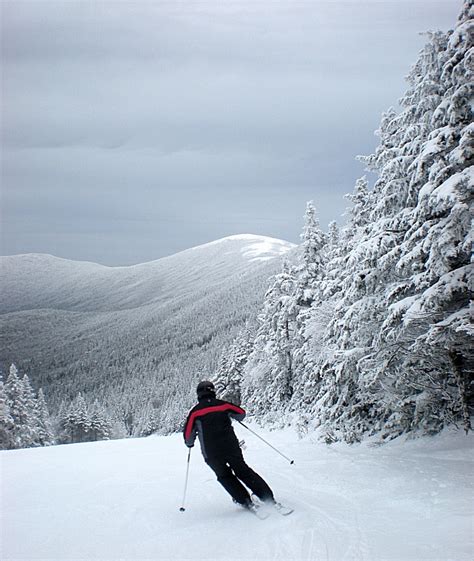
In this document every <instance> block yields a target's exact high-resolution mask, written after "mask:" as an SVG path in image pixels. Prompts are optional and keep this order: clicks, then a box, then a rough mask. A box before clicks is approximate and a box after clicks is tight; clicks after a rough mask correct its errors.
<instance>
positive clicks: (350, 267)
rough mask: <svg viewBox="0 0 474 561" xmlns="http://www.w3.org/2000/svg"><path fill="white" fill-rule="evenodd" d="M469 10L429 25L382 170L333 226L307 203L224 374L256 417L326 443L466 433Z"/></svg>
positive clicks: (472, 92)
mask: <svg viewBox="0 0 474 561" xmlns="http://www.w3.org/2000/svg"><path fill="white" fill-rule="evenodd" d="M473 34H474V21H473V7H472V3H471V2H465V4H464V6H463V9H462V13H461V15H460V17H459V21H458V22H457V25H456V28H455V29H454V30H453V31H450V32H448V33H442V32H431V33H428V34H427V43H426V46H425V47H424V49H423V50H422V51H421V53H420V55H419V58H418V60H417V62H416V63H415V65H414V66H413V68H412V69H411V71H410V73H409V75H408V77H407V80H408V85H409V87H408V90H407V91H406V93H405V95H404V96H403V98H402V99H401V100H400V106H401V109H400V110H399V111H398V112H397V111H396V110H394V109H389V110H388V111H387V112H386V113H385V114H384V115H383V117H382V121H381V124H380V128H379V130H378V131H377V135H378V137H379V139H380V142H379V145H378V147H377V148H376V150H375V152H374V153H373V154H371V155H369V156H364V157H360V160H361V161H362V162H363V163H364V164H365V166H366V168H367V170H368V171H370V172H373V173H374V174H376V175H375V176H376V180H375V182H374V184H373V185H371V184H370V182H369V180H368V179H367V177H362V178H361V179H359V180H358V181H357V183H356V185H355V188H354V191H353V192H352V193H351V194H350V195H348V198H349V200H350V201H351V202H352V208H351V209H350V217H349V220H348V223H347V224H346V225H345V226H344V227H342V228H338V227H337V226H336V224H335V223H333V224H332V225H331V227H330V231H329V233H324V232H322V231H321V230H320V228H319V225H318V219H317V213H316V209H315V205H314V204H313V203H309V204H308V207H307V211H306V219H305V226H304V230H303V234H302V247H301V252H300V258H299V262H298V264H297V265H296V266H285V267H284V269H283V270H282V271H281V273H280V274H279V275H277V277H276V279H275V281H274V283H273V286H272V287H271V288H270V289H269V291H268V292H267V294H266V297H265V301H264V305H263V312H262V314H261V315H260V326H259V329H258V333H257V336H256V339H255V341H254V342H253V343H252V344H248V341H245V340H244V341H237V342H236V343H235V345H234V347H233V349H232V351H231V352H230V353H229V356H231V357H234V358H233V359H232V364H231V365H230V367H229V365H228V364H226V363H225V361H223V364H222V368H221V369H220V371H219V376H218V378H217V382H218V385H219V387H220V389H221V391H224V392H225V393H226V395H229V396H234V398H237V399H240V398H242V399H243V401H244V402H245V404H246V406H247V407H248V408H249V409H251V410H252V411H253V412H254V413H256V414H258V415H259V416H260V418H264V419H266V420H271V421H275V422H279V423H285V422H290V421H294V422H297V423H298V425H299V426H300V428H301V430H303V431H306V430H310V429H313V428H316V427H320V430H321V432H322V434H323V435H324V438H326V440H327V441H328V442H331V441H334V440H340V439H344V440H346V441H349V442H353V441H358V440H360V439H361V438H362V437H363V436H364V435H367V434H373V433H378V432H380V433H381V437H382V438H384V439H385V438H391V437H395V436H397V435H399V434H401V433H404V432H412V431H421V432H426V433H433V432H436V431H439V430H440V429H441V428H442V427H443V426H445V425H446V424H451V423H455V424H457V425H459V426H462V427H464V429H465V430H468V429H469V428H470V415H471V414H472V407H473V405H474V403H473V397H474V386H473V366H474V355H473V338H472V335H473V327H472V323H471V318H470V300H471V298H472V288H473V284H472V283H473V277H472V273H473V269H472V263H471V254H472V253H471V252H472V245H471V244H472V229H471V219H472V211H473V187H474V172H473V166H472V164H473V163H474V162H473V155H474V124H473V119H472V116H473V107H474V82H473V79H474V74H473V67H474V58H473V38H474V35H473Z"/></svg>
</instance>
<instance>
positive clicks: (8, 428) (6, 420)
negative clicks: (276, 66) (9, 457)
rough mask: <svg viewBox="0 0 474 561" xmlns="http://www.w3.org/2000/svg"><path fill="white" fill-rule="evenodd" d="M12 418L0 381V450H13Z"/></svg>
mask: <svg viewBox="0 0 474 561" xmlns="http://www.w3.org/2000/svg"><path fill="white" fill-rule="evenodd" d="M13 428H14V425H13V417H12V416H11V414H10V407H9V405H8V398H7V394H6V391H5V387H4V384H3V381H2V380H1V379H0V449H2V450H9V449H10V448H13Z"/></svg>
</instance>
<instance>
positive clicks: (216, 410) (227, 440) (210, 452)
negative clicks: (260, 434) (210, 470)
mask: <svg viewBox="0 0 474 561" xmlns="http://www.w3.org/2000/svg"><path fill="white" fill-rule="evenodd" d="M231 418H233V419H236V420H237V421H242V420H243V419H244V418H245V411H244V410H243V409H242V408H241V407H237V405H234V404H233V403H230V402H228V401H223V400H222V399H217V398H215V397H211V396H205V397H203V398H201V399H200V400H199V403H198V404H197V405H195V406H194V407H193V408H192V409H191V411H190V412H189V415H188V418H187V419H186V423H185V425H184V431H183V436H184V442H185V444H186V446H188V447H189V448H191V447H192V446H194V441H195V440H196V435H197V436H198V437H199V442H200V444H201V452H202V455H203V456H204V458H219V457H223V456H226V455H227V454H232V452H233V451H235V450H237V449H238V448H239V441H238V440H237V437H236V436H235V433H234V429H233V428H232V421H231Z"/></svg>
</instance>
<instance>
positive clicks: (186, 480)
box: [179, 448, 192, 512]
mask: <svg viewBox="0 0 474 561" xmlns="http://www.w3.org/2000/svg"><path fill="white" fill-rule="evenodd" d="M191 450H192V448H190V449H189V452H188V463H187V466H186V479H185V482H184V493H183V502H182V503H181V506H180V507H179V510H180V512H184V511H185V510H186V509H185V508H184V501H185V500H186V491H187V489H188V476H189V464H190V461H191Z"/></svg>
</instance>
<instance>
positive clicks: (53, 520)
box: [0, 425, 474, 561]
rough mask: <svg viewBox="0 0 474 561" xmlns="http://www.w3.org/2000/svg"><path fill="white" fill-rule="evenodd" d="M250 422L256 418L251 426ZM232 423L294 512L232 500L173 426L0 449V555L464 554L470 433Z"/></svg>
mask: <svg viewBox="0 0 474 561" xmlns="http://www.w3.org/2000/svg"><path fill="white" fill-rule="evenodd" d="M252 426H253V425H252ZM253 428H254V429H255V430H257V431H259V432H260V434H261V435H262V436H263V437H265V438H267V440H269V441H270V442H272V444H274V445H275V446H277V447H280V448H281V449H282V451H284V453H285V454H287V455H289V456H290V457H291V458H294V460H295V464H294V465H293V466H290V465H289V463H287V462H286V461H285V460H284V459H283V458H281V457H280V456H278V455H277V454H276V453H275V452H274V451H273V450H272V449H270V448H268V447H267V446H266V445H265V444H263V443H262V442H261V441H259V440H258V439H257V438H256V437H255V436H253V435H252V434H251V433H250V432H248V431H246V430H245V428H243V427H241V426H237V427H236V431H237V433H238V435H239V437H241V438H245V440H246V443H247V449H246V450H245V451H244V455H245V457H246V459H247V461H248V463H249V465H251V466H252V467H254V469H256V470H257V471H258V472H260V473H261V475H262V476H263V477H264V478H265V479H266V480H267V481H268V482H269V483H270V485H271V486H272V487H273V489H274V491H275V494H276V497H277V498H278V499H280V500H281V501H282V502H284V503H285V504H287V505H291V506H292V507H294V508H295V512H294V513H293V514H291V515H290V516H287V517H283V516H281V515H279V514H278V513H276V512H274V513H272V515H271V516H270V517H269V518H267V519H266V520H259V519H257V518H256V517H254V516H253V515H252V514H251V513H249V512H246V511H244V510H243V509H241V508H240V507H238V506H237V505H235V504H233V503H232V502H231V500H230V499H229V497H228V496H227V494H226V493H225V491H224V490H223V489H222V488H221V487H220V486H219V484H218V483H217V481H216V480H215V477H214V475H213V473H212V472H211V471H210V469H209V468H208V467H207V466H206V465H205V464H204V462H203V460H202V457H201V454H200V451H199V446H198V445H197V446H196V447H195V448H194V449H193V451H192V454H191V469H190V478H189V487H188V496H187V501H186V511H185V512H180V511H179V507H180V504H181V500H182V493H183V484H184V476H185V471H186V458H187V449H186V448H185V446H184V444H183V442H182V438H181V436H180V435H173V436H170V437H157V436H152V437H149V438H143V439H133V440H132V439H129V440H121V441H110V442H99V443H90V444H75V445H67V446H56V447H52V448H41V449H28V450H18V451H8V452H2V453H1V464H2V489H1V490H2V509H1V513H2V534H1V539H2V545H1V549H0V554H1V558H2V559H3V560H4V561H10V560H20V559H22V560H28V561H31V560H35V559H50V560H52V559H54V560H61V561H63V560H69V559H74V560H79V559H83V560H92V559H94V560H95V559H101V560H106V559H110V560H118V559H121V560H130V561H131V560H135V559H150V560H152V559H153V560H154V559H156V560H172V561H180V560H199V561H203V560H209V561H211V560H219V561H231V560H239V561H242V560H250V559H252V560H259V561H265V560H270V559H271V560H281V561H292V560H298V561H299V560H308V561H309V560H311V561H313V560H314V561H323V560H330V561H345V560H347V561H349V560H350V561H354V560H361V561H362V560H364V561H369V560H370V561H384V560H393V561H395V560H397V561H408V560H413V561H422V560H430V561H435V560H442V561H448V560H451V561H464V560H465V561H468V560H469V561H471V560H472V559H473V558H474V549H473V525H472V524H473V518H472V514H473V503H472V498H473V493H472V489H473V474H474V469H473V453H472V452H473V447H474V438H473V436H472V435H469V436H465V435H464V434H462V433H460V432H451V431H449V432H445V433H444V434H442V435H441V436H438V437H434V438H431V439H419V440H411V441H405V439H399V440H398V441H396V442H392V443H389V444H387V445H385V446H382V447H373V446H370V445H368V444H363V445H356V446H352V447H350V446H347V445H343V444H337V445H332V446H326V445H324V444H321V443H316V442H313V441H312V440H313V439H312V438H311V437H307V438H305V439H303V440H299V439H298V438H297V437H296V436H295V434H294V432H293V431H292V430H290V429H288V430H283V431H272V432H269V431H265V430H262V429H259V428H258V427H256V426H253Z"/></svg>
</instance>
